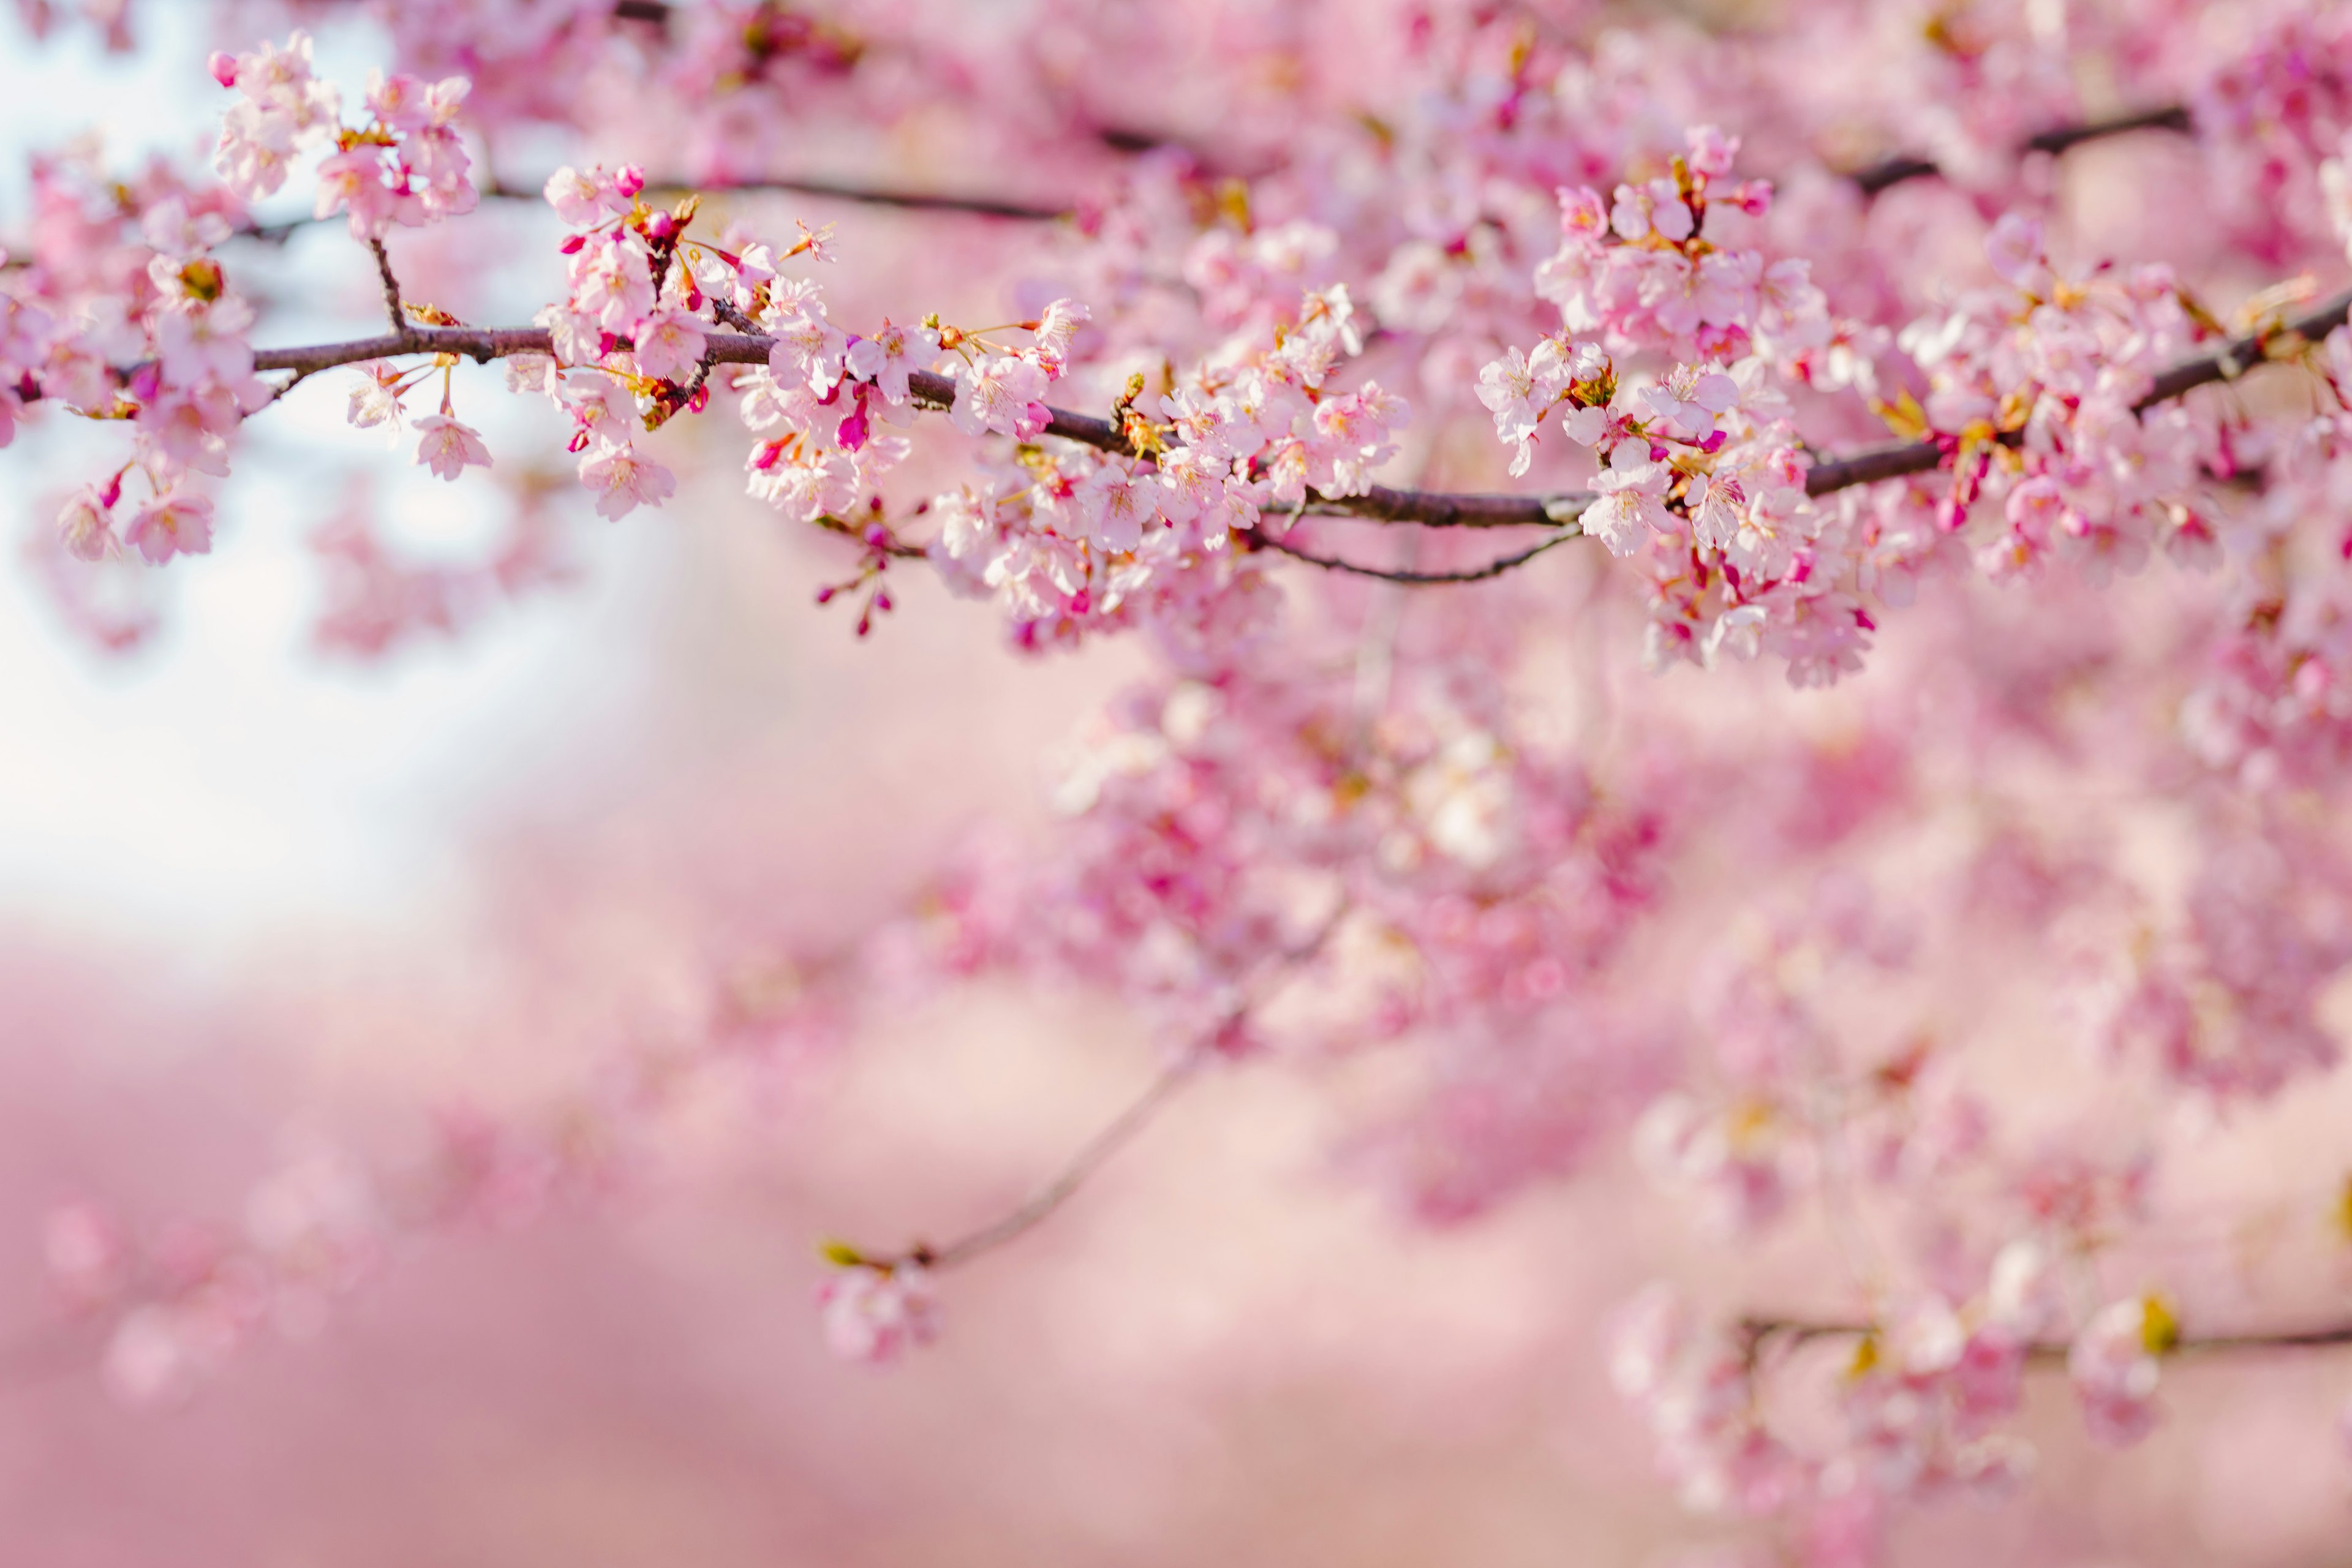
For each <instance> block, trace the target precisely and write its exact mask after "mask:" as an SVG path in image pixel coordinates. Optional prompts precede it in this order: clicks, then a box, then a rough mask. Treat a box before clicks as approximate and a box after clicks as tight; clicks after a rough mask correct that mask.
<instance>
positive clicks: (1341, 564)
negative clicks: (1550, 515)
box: [1249, 522, 1583, 587]
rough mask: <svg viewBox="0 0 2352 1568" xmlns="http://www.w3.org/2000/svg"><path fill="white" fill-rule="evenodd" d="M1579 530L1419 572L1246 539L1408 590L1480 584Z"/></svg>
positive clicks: (1572, 527) (1263, 538) (1570, 527)
mask: <svg viewBox="0 0 2352 1568" xmlns="http://www.w3.org/2000/svg"><path fill="white" fill-rule="evenodd" d="M1582 534H1583V530H1582V529H1581V528H1580V527H1578V526H1577V525H1576V524H1575V523H1573V522H1569V523H1563V524H1561V525H1560V529H1559V532H1557V533H1555V534H1553V535H1552V536H1551V537H1550V538H1549V539H1546V540H1544V541H1543V542H1541V543H1538V544H1534V545H1530V546H1529V547H1528V548H1527V549H1525V550H1520V551H1516V552H1513V553H1511V554H1509V555H1504V556H1498V557H1496V559H1495V560H1492V561H1489V562H1487V563H1486V564H1485V565H1483V566H1474V567H1465V568H1464V569H1462V570H1460V571H1454V572H1422V571H1415V570H1411V569H1408V568H1403V567H1390V566H1365V565H1361V564H1360V563H1356V562H1353V561H1342V560H1340V559H1339V558H1338V557H1337V556H1332V555H1316V554H1312V553H1310V552H1307V551H1304V550H1301V549H1299V548H1298V547H1297V545H1295V544H1292V543H1290V542H1288V541H1286V540H1283V539H1277V538H1276V537H1275V536H1274V535H1273V534H1271V533H1268V532H1266V531H1265V530H1264V529H1255V530H1252V531H1251V532H1250V534H1249V540H1250V545H1251V548H1253V549H1257V550H1272V551H1275V552H1278V553H1280V554H1283V555H1287V556H1289V557H1290V558H1291V559H1292V560H1293V561H1304V562H1306V563H1307V564H1308V565H1310V566H1320V567H1322V568H1323V569H1324V570H1326V571H1328V572H1344V573H1347V574H1349V575H1350V576H1355V577H1376V578H1378V579H1379V580H1380V581H1381V582H1383V583H1402V584H1406V585H1408V586H1411V587H1429V586H1433V585H1435V584H1442V583H1483V582H1486V581H1487V580H1488V579H1490V578H1494V577H1499V576H1501V575H1502V574H1504V573H1506V572H1508V571H1510V570H1512V569H1513V568H1514V567H1518V566H1524V565H1526V564H1527V563H1528V562H1530V561H1533V560H1534V559H1535V558H1536V557H1537V556H1538V555H1541V554H1542V553H1543V552H1545V551H1547V550H1549V549H1551V548H1553V547H1554V546H1555V545H1560V544H1565V543H1567V542H1569V541H1570V540H1571V539H1576V538H1580V537H1581V536H1582Z"/></svg>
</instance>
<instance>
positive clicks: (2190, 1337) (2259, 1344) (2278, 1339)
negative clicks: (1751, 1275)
mask: <svg viewBox="0 0 2352 1568" xmlns="http://www.w3.org/2000/svg"><path fill="white" fill-rule="evenodd" d="M1738 1332H1739V1336H1740V1340H1741V1342H1742V1343H1743V1344H1744V1345H1745V1346H1746V1348H1747V1351H1748V1355H1749V1357H1750V1359H1751V1360H1752V1359H1753V1358H1754V1355H1755V1352H1757V1351H1758V1350H1759V1349H1760V1348H1761V1347H1762V1346H1763V1345H1764V1344H1765V1343H1766V1342H1769V1341H1772V1340H1782V1341H1785V1342H1789V1343H1790V1344H1804V1343H1807V1342H1811V1341H1813V1340H1830V1339H1861V1338H1863V1337H1864V1336H1865V1335H1869V1334H1874V1333H1876V1332H1878V1328H1877V1327H1876V1326H1875V1325H1874V1324H1870V1323H1863V1322H1829V1321H1822V1320H1817V1319H1805V1318H1742V1319H1741V1320H1740V1321H1739V1329H1738ZM2343 1345H2352V1323H2334V1324H2328V1325H2325V1326H2322V1327H2319V1328H2312V1329H2287V1330H2282V1331H2278V1332H2275V1333H2239V1334H2183V1335H2181V1336H2180V1338H2179V1340H2178V1341H2176V1342H2174V1343H2173V1345H2172V1347H2171V1348H2170V1349H2169V1350H2168V1351H2167V1352H2165V1353H2166V1354H2167V1355H2200V1354H2202V1355H2233V1354H2242V1353H2244V1352H2251V1351H2298V1350H2327V1349H2333V1348H2336V1347H2337V1346H2343ZM2071 1349H2072V1346H2070V1345H2069V1344H2068V1343H2067V1342H2065V1341H2063V1340H2035V1341H2033V1342H2032V1343H2030V1344H2028V1345H2027V1346H2026V1347H2025V1353H2026V1355H2027V1356H2028V1357H2030V1358H2032V1360H2035V1361H2063V1360H2065V1359H2066V1355H2067V1352H2068V1351H2069V1350H2071Z"/></svg>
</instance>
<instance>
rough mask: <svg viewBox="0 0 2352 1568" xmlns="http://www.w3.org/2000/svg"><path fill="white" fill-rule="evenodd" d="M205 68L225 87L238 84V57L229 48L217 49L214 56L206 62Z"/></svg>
mask: <svg viewBox="0 0 2352 1568" xmlns="http://www.w3.org/2000/svg"><path fill="white" fill-rule="evenodd" d="M205 69H206V70H208V71H210V72H212V73H213V79H214V80H215V81H216V82H218V83H220V84H221V85H222V86H223V87H235V86H236V56H235V55H233V54H230V53H229V52H228V51H227V50H226V49H215V50H214V51H213V58H210V59H208V60H206V61H205Z"/></svg>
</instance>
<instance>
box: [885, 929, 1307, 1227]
mask: <svg viewBox="0 0 2352 1568" xmlns="http://www.w3.org/2000/svg"><path fill="white" fill-rule="evenodd" d="M1348 911H1349V904H1348V902H1347V901H1346V900H1344V899H1343V900H1340V901H1339V903H1337V904H1336V905H1334V906H1333V908H1332V910H1331V912H1330V913H1329V914H1328V916H1326V917H1325V918H1324V920H1323V921H1322V922H1321V923H1320V924H1319V925H1318V927H1317V928H1316V930H1315V932H1314V934H1313V935H1311V936H1309V937H1308V938H1307V940H1306V941H1304V942H1300V943H1298V944H1297V945H1296V946H1294V947H1290V948H1286V949H1284V950H1283V951H1281V952H1277V953H1276V954H1274V955H1273V956H1272V958H1271V959H1270V960H1269V961H1268V963H1266V965H1265V967H1264V968H1262V969H1260V970H1259V971H1258V972H1257V973H1255V976H1253V977H1252V979H1251V981H1250V982H1249V983H1248V984H1247V985H1246V986H1245V988H1244V995H1243V996H1242V998H1241V999H1240V1000H1239V1001H1236V1002H1235V1003H1234V1005H1232V1006H1231V1007H1229V1008H1228V1009H1227V1010H1226V1011H1225V1013H1224V1014H1223V1016H1222V1017H1221V1018H1219V1019H1218V1021H1217V1022H1216V1023H1215V1025H1213V1026H1211V1027H1210V1028H1209V1029H1208V1030H1207V1031H1206V1032H1205V1033H1204V1034H1202V1036H1201V1037H1199V1038H1196V1039H1194V1040H1193V1041H1192V1043H1191V1044H1190V1045H1188V1046H1187V1047H1185V1048H1184V1050H1183V1052H1182V1054H1181V1055H1180V1056H1178V1057H1177V1058H1175V1059H1173V1060H1172V1061H1171V1062H1170V1063H1169V1064H1168V1065H1167V1066H1166V1067H1164V1068H1161V1069H1160V1072H1159V1074H1158V1075H1157V1076H1156V1077H1154V1078H1153V1079H1152V1080H1151V1082H1150V1085H1149V1086H1147V1087H1146V1088H1145V1089H1144V1091H1143V1092H1142V1093H1141V1094H1140V1095H1139V1096H1137V1097H1136V1099H1135V1100H1133V1101H1131V1102H1130V1103H1129V1105H1128V1107H1127V1109H1126V1110H1122V1111H1120V1112H1119V1113H1118V1115H1117V1116H1116V1117H1114V1118H1112V1119H1111V1121H1109V1122H1108V1124H1106V1125H1105V1126H1104V1127H1103V1128H1102V1129H1101V1130H1100V1131H1097V1133H1096V1134H1095V1135H1094V1136H1093V1137H1092V1138H1089V1139H1087V1142H1085V1143H1084V1144H1083V1145H1081V1146H1080V1148H1079V1150H1078V1152H1076V1154H1074V1155H1072V1156H1071V1158H1070V1160H1069V1163H1067V1164H1066V1165H1064V1166H1063V1167H1062V1169H1061V1170H1060V1171H1059V1172H1058V1173H1055V1176H1054V1178H1053V1179H1052V1180H1051V1181H1049V1182H1047V1183H1046V1184H1045V1185H1044V1186H1042V1187H1040V1188H1038V1189H1037V1190H1036V1191H1035V1192H1034V1193H1033V1194H1030V1195H1029V1197H1028V1198H1027V1199H1025V1200H1024V1202H1023V1203H1022V1204H1021V1205H1019V1206H1018V1207H1016V1208H1014V1209H1013V1210H1012V1211H1011V1212H1010V1213H1007V1214H1005V1215H1001V1216H999V1217H998V1218H996V1219H993V1220H991V1221H990V1222H989V1223H988V1224H986V1225H983V1226H981V1227H980V1228H979V1229H977V1230H974V1231H971V1232H968V1233H967V1234H965V1235H963V1236H960V1237H956V1239H954V1240H953V1241H950V1242H947V1243H944V1244H943V1245H940V1246H938V1247H932V1246H929V1245H927V1244H924V1243H917V1244H916V1245H915V1246H913V1247H909V1248H908V1249H907V1251H906V1252H905V1253H903V1254H901V1255H900V1256H898V1257H896V1258H881V1257H875V1256H872V1255H869V1254H858V1255H857V1261H858V1262H859V1263H861V1264H863V1265H864V1266H866V1267H867V1268H882V1269H889V1268H897V1267H899V1266H901V1265H904V1264H910V1263H911V1264H916V1265H919V1266H920V1267H922V1268H954V1267H955V1266H957V1265H958V1264H961V1263H968V1262H970V1261H971V1259H973V1258H977V1257H979V1256H980V1255H981V1254H982V1253H985V1252H990V1251H993V1250H994V1249H995V1248H997V1247H1002V1246H1003V1245H1004V1244H1005V1243H1006V1242H1008V1241H1012V1240H1013V1239H1014V1238H1016V1237H1021V1236H1024V1235H1025V1234H1027V1233H1028V1232H1029V1231H1031V1230H1034V1229H1035V1228H1036V1227H1037V1226H1040V1225H1042V1224H1044V1223H1045V1221H1046V1220H1047V1219H1048V1218H1050V1217H1052V1215H1053V1214H1054V1213H1055V1210H1057V1209H1059V1208H1060V1207H1061V1206H1062V1205H1064V1204H1066V1203H1067V1202H1069V1201H1070V1199H1071V1198H1072V1197H1074V1196H1076V1194H1077V1192H1078V1189H1079V1188H1081V1187H1083V1186H1084V1185H1086V1184H1087V1178H1088V1177H1090V1176H1092V1175H1093V1174H1094V1173H1096V1172H1097V1171H1098V1170H1100V1169H1102V1167H1103V1166H1104V1165H1105V1164H1106V1163H1108V1162H1109V1161H1110V1159H1111V1158H1112V1157H1113V1156H1114V1155H1116V1154H1118V1152H1119V1151H1120V1150H1122V1149H1124V1148H1126V1147H1127V1146H1128V1144H1129V1143H1131V1142H1134V1141H1135V1138H1136V1136H1137V1134H1139V1133H1140V1132H1141V1131H1143V1130H1144V1129H1145V1128H1147V1127H1149V1126H1150V1125H1151V1123H1152V1121H1155V1120H1156V1119H1157V1118H1158V1117H1159V1115H1160V1111H1161V1110H1163V1109H1164V1108H1165V1107H1166V1106H1167V1104H1168V1102H1169V1101H1170V1100H1172V1099H1173V1098H1174V1097H1175V1095H1176V1092H1177V1091H1178V1090H1179V1089H1182V1088H1183V1087H1184V1085H1185V1084H1187V1083H1189V1082H1191V1081H1192V1078H1193V1076H1194V1075H1195V1074H1196V1073H1197V1072H1199V1070H1200V1069H1201V1068H1202V1067H1205V1066H1206V1065H1208V1063H1209V1062H1210V1061H1212V1060H1213V1059H1214V1058H1215V1057H1216V1055H1217V1048H1218V1047H1219V1046H1220V1045H1221V1044H1222V1043H1223V1042H1224V1041H1225V1040H1226V1039H1227V1038H1228V1037H1230V1036H1232V1035H1233V1034H1234V1032H1235V1031H1236V1030H1238V1029H1239V1028H1240V1027H1241V1026H1243V1024H1244V1023H1245V1022H1246V1021H1247V1020H1248V1017H1249V1015H1250V1012H1251V1010H1252V1009H1253V1008H1255V1007H1257V1006H1258V1005H1261V1004H1263V1003H1264V1002H1265V1000H1266V994H1267V993H1268V992H1269V991H1271V990H1274V989H1277V988H1279V986H1280V985H1281V984H1282V983H1283V982H1285V981H1286V980H1287V979H1289V978H1290V977H1291V976H1292V975H1295V974H1296V973H1298V971H1299V969H1300V967H1301V966H1302V965H1304V964H1306V963H1309V962H1310V961H1312V960H1313V959H1314V957H1315V956H1316V955H1317V954H1318V953H1319V952H1322V951H1323V949H1324V946H1325V945H1326V944H1327V943H1328V942H1330V940H1331V935H1332V933H1333V932H1334V931H1338V930H1339V922H1340V921H1343V920H1345V919H1347V917H1348ZM852 1250H853V1251H854V1250H855V1249H852Z"/></svg>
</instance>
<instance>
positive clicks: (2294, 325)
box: [1805, 289, 2352, 496]
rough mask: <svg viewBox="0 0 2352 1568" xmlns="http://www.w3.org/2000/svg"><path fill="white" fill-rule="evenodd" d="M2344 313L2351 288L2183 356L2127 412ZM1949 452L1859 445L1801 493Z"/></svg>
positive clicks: (2282, 353) (1838, 486) (1914, 468)
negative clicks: (2205, 350) (2208, 350)
mask: <svg viewBox="0 0 2352 1568" xmlns="http://www.w3.org/2000/svg"><path fill="white" fill-rule="evenodd" d="M2347 313H2352V289H2347V290H2346V291H2345V292H2343V293H2341V294H2338V295H2336V297H2335V298H2333V299H2331V300H2327V301H2326V303H2324V304H2322V305H2320V306H2319V307H2318V308H2316V309H2315V310H2310V311H2307V312H2305V314H2303V315H2300V316H2294V317H2289V318H2288V319H2286V320H2285V321H2277V322H2273V323H2271V324H2267V325H2264V326H2261V327H2257V328H2255V329H2254V330H2253V331H2251V332H2248V333H2246V334H2244V335H2243V336H2242V337H2236V338H2232V339H2231V340H2230V341H2229V342H2227V343H2224V344H2223V345H2222V346H2221V347H2220V348H2218V349H2215V350H2214V351H2213V352H2212V353H2204V354H2199V355H2197V356H2196V357H2195V358H2193V359H2186V360H2183V361H2181V362H2180V363H2179V364H2177V365H2174V366H2173V367H2172V368H2171V369H2170V370H2168V371H2165V372H2164V373H2163V374H2159V375H2158V376H2157V377H2156V379H2155V380H2154V381H2153V382H2152V383H2151V384H2149V387H2148V390H2147V395H2145V396H2143V397H2141V398H2140V400H2139V401H2138V402H2137V403H2135V404H2133V405H2132V412H2133V413H2135V414H2144V413H2146V412H2147V410H2148V409H2150V408H2153V407H2155V406H2156V405H2158V404H2159V403H2168V402H2170V401H2171V400H2172V399H2174V398H2176V397H2180V396H2182V395H2186V394H2188V393H2190V392H2193V391H2195V390H2196V389H2197V388H2199V387H2200V386H2205V385H2209V384H2211V383H2213V382H2217V381H2235V380H2236V379H2237V378H2238V377H2239V376H2241V375H2242V374H2245V373H2246V372H2247V371H2249V370H2251V369H2252V368H2253V367H2254V366H2256V365H2258V364H2263V363H2267V362H2269V361H2271V360H2273V359H2285V358H2292V357H2293V356H2294V355H2295V354H2297V353H2302V352H2303V350H2304V349H2305V347H2306V346H2308V345H2309V344H2310V343H2311V342H2315V341H2316V340H2317V339H2320V338H2324V337H2326V335H2327V334H2328V333H2330V332H2332V331H2335V330H2336V328H2338V327H2340V326H2342V325H2344V323H2345V320H2346V317H2347ZM2004 439H2005V440H2006V441H2009V442H2014V441H2015V439H2016V437H2015V436H2014V435H2013V434H2011V435H2007V436H2005V437H2004ZM1950 456H1951V453H1950V450H1949V448H1948V447H1946V446H1945V445H1944V443H1942V442H1940V441H1896V442H1890V443H1888V444H1887V445H1885V446H1883V447H1864V449H1863V450H1861V451H1859V452H1855V453H1853V454H1851V455H1849V456H1846V457H1843V458H1831V459H1829V460H1827V461H1825V462H1820V463H1815V464H1814V465H1813V466H1812V467H1811V468H1810V469H1808V470H1807V471H1806V474H1805V493H1806V494H1808V495H1815V496H1821V495H1827V494H1829V493H1830V492H1832V491H1833V490H1842V489H1848V488H1849V487H1851V486H1854V485H1869V484H1876V483H1878V482H1879V481H1880V480H1882V479H1901V478H1902V477H1903V476H1905V475H1906V474H1923V473H1927V472H1928V471H1930V470H1932V469H1934V468H1939V467H1941V466H1942V465H1943V463H1944V462H1945V461H1946V460H1947V459H1948V458H1949V457H1950Z"/></svg>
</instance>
